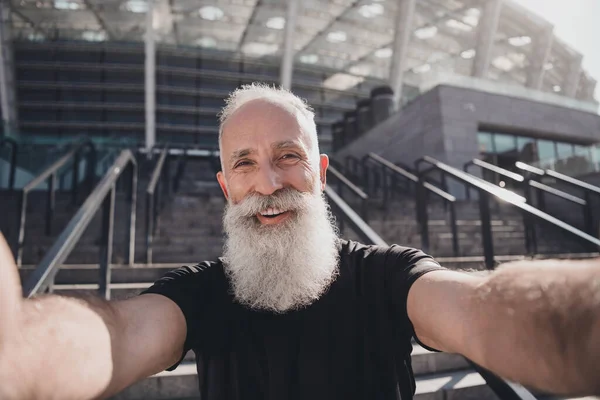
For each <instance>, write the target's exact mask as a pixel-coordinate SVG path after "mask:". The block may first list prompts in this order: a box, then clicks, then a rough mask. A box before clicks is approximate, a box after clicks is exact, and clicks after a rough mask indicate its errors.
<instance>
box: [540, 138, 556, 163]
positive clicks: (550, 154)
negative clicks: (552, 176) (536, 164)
mask: <svg viewBox="0 0 600 400" xmlns="http://www.w3.org/2000/svg"><path fill="white" fill-rule="evenodd" d="M537 148H538V158H539V160H540V168H551V166H552V164H553V163H554V160H555V159H556V149H555V147H554V142H551V141H550V140H538V141H537Z"/></svg>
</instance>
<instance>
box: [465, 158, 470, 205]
mask: <svg viewBox="0 0 600 400" xmlns="http://www.w3.org/2000/svg"><path fill="white" fill-rule="evenodd" d="M463 171H465V173H467V174H468V173H469V164H465V165H464V166H463ZM465 198H466V199H467V200H471V188H470V187H469V185H465Z"/></svg>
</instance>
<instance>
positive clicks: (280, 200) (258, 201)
mask: <svg viewBox="0 0 600 400" xmlns="http://www.w3.org/2000/svg"><path fill="white" fill-rule="evenodd" d="M310 196H311V194H310V193H302V192H300V191H298V190H295V189H292V188H283V189H279V190H278V191H276V192H274V193H273V194H271V195H268V196H265V195H261V194H258V193H251V194H249V195H247V196H246V197H245V198H244V199H243V200H242V201H241V202H240V203H238V204H236V205H233V206H230V205H229V204H228V205H227V207H228V208H230V209H231V211H234V212H235V215H236V216H238V217H253V216H255V215H256V214H258V213H260V212H262V211H264V210H266V209H268V208H274V209H278V210H285V211H289V210H294V211H296V212H302V211H305V210H306V208H307V207H309V204H310V202H309V200H310Z"/></svg>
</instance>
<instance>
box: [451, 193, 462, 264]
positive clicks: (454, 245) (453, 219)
mask: <svg viewBox="0 0 600 400" xmlns="http://www.w3.org/2000/svg"><path fill="white" fill-rule="evenodd" d="M450 229H451V230H452V251H453V253H454V256H455V257H458V256H459V253H460V249H459V246H458V229H457V227H456V203H455V202H453V201H452V202H450Z"/></svg>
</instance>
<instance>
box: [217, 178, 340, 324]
mask: <svg viewBox="0 0 600 400" xmlns="http://www.w3.org/2000/svg"><path fill="white" fill-rule="evenodd" d="M269 207H274V208H279V209H283V210H290V209H291V210H294V211H293V215H291V216H290V217H289V218H288V219H287V220H285V221H284V222H282V223H279V224H275V225H262V224H261V223H260V222H259V221H258V219H257V218H256V214H257V213H258V212H260V211H262V210H265V209H267V208H269ZM333 221H334V219H333V217H332V215H331V213H330V210H329V206H328V204H327V203H326V201H325V198H324V197H323V195H322V194H320V193H318V194H314V193H301V192H299V191H297V190H294V189H289V188H286V189H282V190H279V191H277V192H276V193H274V194H273V195H271V196H261V195H257V194H252V195H249V196H248V197H247V198H245V199H244V200H243V201H242V202H240V203H239V204H237V205H233V204H228V205H227V207H226V209H225V214H224V217H223V225H224V229H225V233H226V234H227V238H226V240H225V248H224V254H223V257H224V268H225V272H226V274H227V276H228V277H229V279H230V282H231V284H232V289H233V294H234V296H235V298H236V300H237V301H238V302H240V303H241V304H244V305H246V306H248V307H250V308H253V309H261V310H268V311H273V312H276V313H283V312H286V311H289V310H295V309H299V308H303V307H306V306H308V305H310V304H312V303H313V302H314V301H316V300H317V299H319V297H320V296H321V295H322V294H323V293H324V292H325V291H326V290H327V288H328V287H329V285H330V284H331V283H332V282H333V281H334V280H335V277H336V276H337V272H338V258H339V254H338V233H337V228H336V226H335V223H334V222H333Z"/></svg>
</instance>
